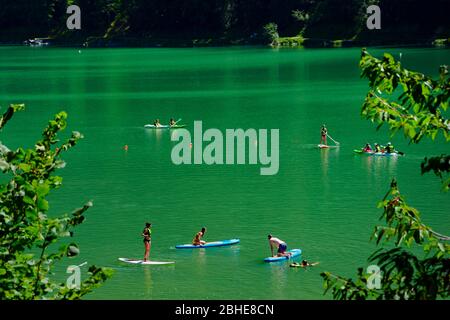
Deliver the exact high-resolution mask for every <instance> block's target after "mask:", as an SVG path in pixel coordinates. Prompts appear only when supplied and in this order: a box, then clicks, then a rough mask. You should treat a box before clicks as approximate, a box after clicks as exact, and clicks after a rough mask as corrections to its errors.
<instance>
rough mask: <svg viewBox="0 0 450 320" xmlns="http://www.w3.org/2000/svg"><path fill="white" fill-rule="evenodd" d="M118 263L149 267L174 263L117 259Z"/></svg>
mask: <svg viewBox="0 0 450 320" xmlns="http://www.w3.org/2000/svg"><path fill="white" fill-rule="evenodd" d="M119 260H120V261H122V262H126V263H132V264H151V265H161V264H173V263H175V261H144V260H138V259H128V258H119Z"/></svg>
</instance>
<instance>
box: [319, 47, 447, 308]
mask: <svg viewBox="0 0 450 320" xmlns="http://www.w3.org/2000/svg"><path fill="white" fill-rule="evenodd" d="M360 67H361V69H362V76H363V77H366V78H367V79H368V80H369V84H370V90H369V92H368V94H367V96H366V99H365V102H364V105H363V107H362V115H363V116H364V117H365V118H367V119H369V120H372V121H374V122H378V123H379V126H378V128H380V127H381V126H382V125H383V124H384V123H387V124H388V125H389V127H390V130H391V131H392V132H393V134H395V133H396V132H397V131H398V130H400V129H402V130H403V132H404V134H405V136H406V137H407V138H408V139H409V140H410V142H413V143H418V142H419V141H420V140H421V139H422V138H423V137H429V138H431V139H433V140H434V139H435V138H436V135H437V134H438V133H439V132H441V133H442V135H443V137H444V138H445V141H446V142H448V141H449V140H450V139H449V138H450V135H449V127H448V126H449V120H448V119H446V118H445V116H444V115H445V111H446V109H447V106H448V101H449V80H448V72H447V67H446V66H441V68H440V78H439V80H433V79H431V78H429V77H427V76H425V75H423V74H421V73H417V72H413V71H409V70H406V69H404V68H402V67H401V64H400V62H397V61H395V60H394V58H393V57H392V56H391V55H390V54H384V56H383V58H382V59H377V58H375V57H373V56H371V55H370V54H369V53H368V52H367V51H366V50H365V49H363V50H362V55H361V61H360ZM398 89H402V90H403V92H402V93H401V94H400V95H399V97H398V98H397V101H398V102H397V101H392V99H389V98H390V97H392V95H394V93H396V90H398ZM449 161H450V157H449V156H448V155H441V156H437V157H431V158H425V160H424V161H423V162H422V164H421V169H422V174H424V173H426V172H429V171H433V172H434V173H435V174H436V175H438V176H439V177H440V178H441V179H443V174H444V173H448V172H449ZM449 182H450V181H449V180H448V179H447V180H446V181H445V182H444V190H448V187H449ZM378 206H379V207H380V208H383V214H382V216H381V217H380V219H381V220H384V221H385V222H386V225H384V226H377V227H375V230H374V232H373V234H372V239H374V240H376V244H377V245H379V244H381V243H390V244H391V243H392V242H393V244H394V247H393V248H390V249H387V248H383V247H382V248H380V249H378V250H376V251H375V252H374V253H373V254H372V255H371V256H370V257H369V262H370V263H373V264H376V265H377V266H378V267H379V268H380V270H381V288H377V289H369V288H368V286H367V284H368V280H369V275H367V274H364V272H363V269H362V268H359V269H358V272H357V277H356V280H355V281H353V280H352V279H348V278H345V277H340V276H336V275H334V274H332V273H330V272H323V273H322V274H321V276H322V277H323V278H324V287H325V292H328V291H329V290H331V291H332V294H333V297H334V298H335V299H339V300H353V299H354V300H357V299H405V300H406V299H421V300H424V299H427V300H430V299H438V298H447V297H449V295H450V257H449V254H450V245H449V243H448V241H450V237H448V236H445V235H442V234H440V233H438V232H436V231H434V230H432V229H431V228H430V227H429V226H427V225H425V224H423V223H422V221H421V219H420V213H419V211H418V210H416V209H415V208H413V207H411V206H409V205H408V204H407V203H406V201H405V198H404V197H403V195H402V194H401V193H400V191H399V188H398V185H397V182H396V181H395V180H392V182H391V186H390V189H389V191H388V192H387V193H386V195H385V197H384V198H383V200H382V201H381V202H380V203H379V205H378ZM390 247H392V245H391V246H390ZM413 247H414V248H413ZM419 248H420V249H421V250H422V254H421V255H420V256H418V255H416V254H415V253H416V252H417V249H419Z"/></svg>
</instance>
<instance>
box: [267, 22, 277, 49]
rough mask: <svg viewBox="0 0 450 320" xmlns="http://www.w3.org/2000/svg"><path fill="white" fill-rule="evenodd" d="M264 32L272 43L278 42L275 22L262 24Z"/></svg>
mask: <svg viewBox="0 0 450 320" xmlns="http://www.w3.org/2000/svg"><path fill="white" fill-rule="evenodd" d="M264 33H265V35H266V36H267V38H268V39H269V41H270V42H271V44H272V45H276V44H277V42H278V38H279V37H280V36H279V35H278V26H277V24H276V23H273V22H271V23H268V24H266V25H265V26H264Z"/></svg>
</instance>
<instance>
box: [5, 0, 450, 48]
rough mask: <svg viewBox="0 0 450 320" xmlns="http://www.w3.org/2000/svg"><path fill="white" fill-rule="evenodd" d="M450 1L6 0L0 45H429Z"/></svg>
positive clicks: (441, 33)
mask: <svg viewBox="0 0 450 320" xmlns="http://www.w3.org/2000/svg"><path fill="white" fill-rule="evenodd" d="M72 4H76V5H78V6H79V7H80V8H81V30H68V29H67V27H66V20H67V18H68V17H69V14H67V13H66V9H67V7H68V6H70V5H72ZM371 4H377V5H378V6H379V7H380V8H381V30H368V29H367V27H366V19H367V13H366V8H367V7H368V6H369V5H371ZM448 12H449V1H448V0H429V1H427V2H423V1H421V0H397V1H393V0H345V1H344V0H208V1H204V0H0V41H1V42H3V43H8V42H11V43H14V42H15V43H17V42H21V41H23V40H26V39H29V38H34V37H51V38H54V39H56V40H58V41H61V42H66V43H84V42H85V41H91V42H92V43H95V42H97V43H98V44H99V43H103V44H104V45H114V44H118V45H120V44H136V45H139V44H142V45H146V44H149V45H151V44H158V43H159V44H162V45H171V44H175V45H176V44H179V45H189V44H193V43H195V41H203V43H206V44H211V45H220V44H252V43H267V38H266V37H265V35H264V26H265V25H267V24H269V23H273V24H276V26H277V32H278V33H279V35H280V36H297V35H299V34H301V35H302V36H303V37H305V38H310V39H327V40H352V41H355V42H359V43H364V44H391V43H392V44H393V43H395V44H399V43H426V42H430V41H432V40H433V39H438V38H445V39H448V37H449V36H450V32H449V30H450V22H449V21H450V19H448Z"/></svg>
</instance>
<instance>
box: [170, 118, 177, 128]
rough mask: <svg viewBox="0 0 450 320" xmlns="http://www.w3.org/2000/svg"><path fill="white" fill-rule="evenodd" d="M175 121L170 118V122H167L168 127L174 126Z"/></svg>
mask: <svg viewBox="0 0 450 320" xmlns="http://www.w3.org/2000/svg"><path fill="white" fill-rule="evenodd" d="M175 123H176V122H175V119H174V118H170V121H169V125H170V126H171V127H172V126H173V125H175Z"/></svg>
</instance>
